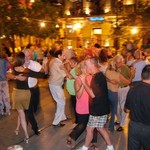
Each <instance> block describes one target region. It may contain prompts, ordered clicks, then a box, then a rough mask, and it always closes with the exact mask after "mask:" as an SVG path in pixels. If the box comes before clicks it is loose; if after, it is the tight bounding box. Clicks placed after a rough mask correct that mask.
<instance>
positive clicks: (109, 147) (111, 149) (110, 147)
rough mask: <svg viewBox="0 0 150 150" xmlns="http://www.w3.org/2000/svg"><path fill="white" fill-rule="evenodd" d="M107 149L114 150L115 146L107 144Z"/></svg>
mask: <svg viewBox="0 0 150 150" xmlns="http://www.w3.org/2000/svg"><path fill="white" fill-rule="evenodd" d="M106 150H114V147H113V146H112V145H110V146H107V148H106Z"/></svg>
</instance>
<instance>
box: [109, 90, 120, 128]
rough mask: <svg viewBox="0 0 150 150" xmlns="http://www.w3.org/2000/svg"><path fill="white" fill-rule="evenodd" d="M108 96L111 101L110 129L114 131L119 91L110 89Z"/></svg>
mask: <svg viewBox="0 0 150 150" xmlns="http://www.w3.org/2000/svg"><path fill="white" fill-rule="evenodd" d="M108 98H109V102H110V114H111V118H110V123H109V129H110V131H114V121H115V115H116V114H117V106H118V93H117V92H112V91H110V90H109V91H108Z"/></svg>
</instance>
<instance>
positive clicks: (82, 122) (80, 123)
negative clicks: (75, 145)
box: [69, 114, 97, 143]
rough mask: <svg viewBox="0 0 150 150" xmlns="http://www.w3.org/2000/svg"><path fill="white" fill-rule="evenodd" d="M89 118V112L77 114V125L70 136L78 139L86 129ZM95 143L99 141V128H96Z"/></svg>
mask: <svg viewBox="0 0 150 150" xmlns="http://www.w3.org/2000/svg"><path fill="white" fill-rule="evenodd" d="M88 120H89V114H77V125H76V126H75V127H74V128H73V130H72V132H71V133H70V134H69V136H70V137H71V138H72V139H73V140H74V141H76V140H77V139H78V137H79V136H80V135H81V134H82V133H83V131H85V129H86V126H87V123H88ZM92 142H93V143H96V142H97V130H96V129H95V130H94V135H93V140H92Z"/></svg>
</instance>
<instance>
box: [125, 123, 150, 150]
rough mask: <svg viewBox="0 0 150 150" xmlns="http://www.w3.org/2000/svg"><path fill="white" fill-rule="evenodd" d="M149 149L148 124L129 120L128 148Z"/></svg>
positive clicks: (132, 149) (131, 149) (149, 135)
mask: <svg viewBox="0 0 150 150" xmlns="http://www.w3.org/2000/svg"><path fill="white" fill-rule="evenodd" d="M142 148H143V150H150V126H148V125H144V124H142V123H139V122H134V121H130V123H129V130H128V150H142Z"/></svg>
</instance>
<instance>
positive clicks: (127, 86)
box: [120, 85, 129, 88]
mask: <svg viewBox="0 0 150 150" xmlns="http://www.w3.org/2000/svg"><path fill="white" fill-rule="evenodd" d="M128 86H129V85H125V86H122V87H120V88H125V87H128Z"/></svg>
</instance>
